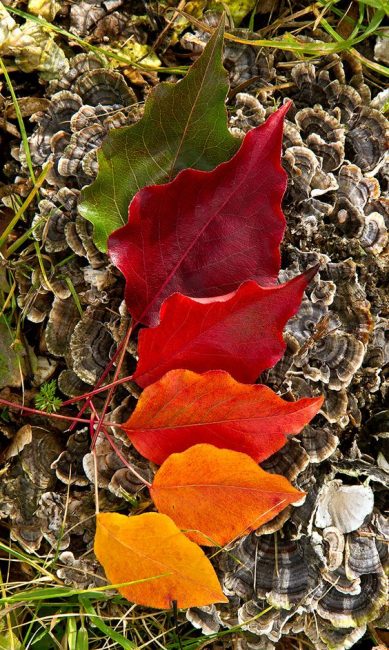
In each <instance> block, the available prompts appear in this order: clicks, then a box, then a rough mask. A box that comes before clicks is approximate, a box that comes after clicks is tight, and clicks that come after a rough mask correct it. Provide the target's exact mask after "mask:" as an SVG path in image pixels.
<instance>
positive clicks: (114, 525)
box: [94, 512, 228, 609]
mask: <svg viewBox="0 0 389 650" xmlns="http://www.w3.org/2000/svg"><path fill="white" fill-rule="evenodd" d="M94 550H95V553H96V556H97V559H98V560H99V562H100V563H101V564H102V565H103V567H104V571H105V573H106V576H107V578H108V579H109V580H110V582H112V583H113V584H121V583H123V582H134V583H135V582H136V581H139V580H141V581H143V582H138V584H130V585H128V586H125V587H118V591H119V592H120V593H121V594H122V596H124V597H125V598H127V599H128V600H130V601H131V602H134V603H137V604H138V605H145V606H146V607H156V608H158V609H168V608H170V607H171V606H172V601H173V600H176V601H177V606H178V607H180V608H186V607H201V606H202V605H210V604H211V603H222V602H223V603H224V602H228V599H227V598H226V597H225V596H224V594H223V592H222V590H221V587H220V584H219V581H218V579H217V576H216V573H215V571H214V570H213V567H212V565H211V563H210V561H209V560H208V558H207V557H206V556H205V555H204V553H203V551H202V550H201V548H199V547H198V546H197V545H196V544H194V543H193V542H191V541H190V540H189V539H188V538H187V537H186V536H185V535H184V534H183V533H181V531H180V530H179V529H178V528H177V526H176V525H175V523H174V522H173V521H172V520H171V519H169V517H167V516H166V515H162V514H158V513H156V512H148V513H145V514H143V515H136V516H133V517H126V516H125V515H120V514H118V513H111V512H104V513H101V514H99V515H97V529H96V537H95V546H94Z"/></svg>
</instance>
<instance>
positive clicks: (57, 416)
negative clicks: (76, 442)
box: [0, 398, 123, 429]
mask: <svg viewBox="0 0 389 650" xmlns="http://www.w3.org/2000/svg"><path fill="white" fill-rule="evenodd" d="M0 405H3V406H8V408H10V409H16V410H18V411H22V412H23V411H26V413H32V414H33V415H45V416H46V417H48V418H54V419H56V420H67V421H68V422H69V421H70V422H73V424H77V423H78V422H81V423H82V424H90V418H89V419H88V420H86V419H85V418H79V417H72V416H70V415H60V414H59V413H47V411H40V410H39V409H32V408H30V407H29V406H23V405H22V404H17V403H15V402H9V401H8V400H6V399H1V398H0ZM102 424H104V426H106V427H116V428H117V429H120V428H122V426H123V425H122V424H116V423H115V422H102Z"/></svg>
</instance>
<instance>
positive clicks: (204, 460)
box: [150, 445, 305, 546]
mask: <svg viewBox="0 0 389 650" xmlns="http://www.w3.org/2000/svg"><path fill="white" fill-rule="evenodd" d="M150 493H151V496H152V497H153V500H154V502H155V505H156V506H157V508H158V510H159V511H160V512H163V513H164V514H165V515H169V517H171V518H172V519H173V521H174V522H175V523H176V524H177V526H178V527H179V528H181V530H183V531H184V532H185V534H186V535H187V536H188V537H189V538H190V539H191V540H192V541H194V542H197V543H198V544H202V545H203V546H215V544H220V545H224V544H228V543H229V542H231V541H232V540H233V539H235V538H237V537H241V536H242V535H247V533H249V532H250V531H251V530H256V529H257V528H259V526H261V525H262V524H264V523H266V522H267V521H270V519H273V518H274V517H275V516H276V515H277V514H278V513H279V512H281V510H284V508H286V506H288V505H289V504H290V503H294V502H295V501H300V500H301V498H302V497H303V496H304V495H305V492H300V491H299V490H296V488H294V487H293V485H291V484H290V483H289V481H288V480H287V479H286V478H284V477H283V476H279V475H278V474H269V473H268V472H265V471H264V470H263V469H261V467H259V466H258V465H257V463H256V462H255V461H254V460H253V459H252V458H250V457H249V456H247V454H241V453H238V452H237V451H231V450H230V449H217V447H214V446H213V445H195V446H194V447H191V448H190V449H187V450H186V451H185V452H184V453H182V454H172V455H171V456H169V458H168V459H167V460H166V461H165V462H164V464H163V465H162V467H161V468H160V469H159V470H158V472H157V473H156V475H155V478H154V482H153V485H152V486H151V488H150Z"/></svg>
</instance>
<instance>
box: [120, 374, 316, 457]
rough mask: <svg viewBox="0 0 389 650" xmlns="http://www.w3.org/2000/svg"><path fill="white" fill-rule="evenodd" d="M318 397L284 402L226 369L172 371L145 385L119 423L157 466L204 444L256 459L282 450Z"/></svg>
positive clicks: (307, 418) (310, 415)
mask: <svg viewBox="0 0 389 650" xmlns="http://www.w3.org/2000/svg"><path fill="white" fill-rule="evenodd" d="M322 403H323V399H322V398H321V397H315V398H304V399H300V400H298V401H297V402H286V401H285V400H283V399H282V398H281V397H279V396H278V395H276V393H274V392H273V391H272V390H271V389H270V388H268V387H267V386H263V385H257V384H254V385H247V384H241V383H238V382H237V381H235V380H234V379H233V378H232V377H231V376H230V375H229V374H228V373H227V372H224V371H222V370H211V371H209V372H206V373H205V374H202V375H200V374H197V373H194V372H191V371H190V370H171V371H170V372H168V373H167V374H166V375H164V376H163V377H162V379H160V380H159V381H157V382H155V383H154V384H152V385H151V386H148V387H147V388H146V389H145V390H144V391H143V393H142V395H141V396H140V399H139V401H138V404H137V406H136V409H135V411H134V412H133V413H132V415H131V417H130V418H129V419H128V420H127V422H125V423H124V424H123V425H122V427H123V429H124V430H125V431H126V433H127V435H128V437H129V438H130V440H131V442H132V443H133V445H134V447H136V449H137V450H138V451H139V453H140V454H142V456H144V457H145V458H148V459H149V460H151V461H153V462H154V463H157V464H161V463H163V462H164V460H165V459H166V458H167V457H168V456H170V454H172V453H175V452H180V451H184V450H185V449H188V447H192V445H196V444H199V443H208V444H211V445H215V446H216V447H219V448H227V449H233V450H235V451H240V452H243V453H246V454H248V455H249V456H251V457H252V458H253V459H254V460H255V461H256V462H260V461H261V460H264V459H265V458H268V457H269V456H270V455H271V454H273V453H274V452H276V451H278V449H281V447H283V446H284V444H285V443H286V440H287V435H291V434H296V433H299V432H300V431H301V429H302V428H303V427H304V426H305V425H306V424H307V423H308V422H309V421H310V420H311V418H313V416H314V415H316V413H317V412H318V410H319V409H320V407H321V405H322Z"/></svg>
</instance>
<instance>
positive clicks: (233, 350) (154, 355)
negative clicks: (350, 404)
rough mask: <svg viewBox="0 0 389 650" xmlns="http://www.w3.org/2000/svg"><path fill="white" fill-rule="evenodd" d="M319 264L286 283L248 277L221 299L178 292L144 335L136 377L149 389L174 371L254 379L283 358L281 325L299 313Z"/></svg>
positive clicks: (140, 346) (139, 348) (284, 346)
mask: <svg viewBox="0 0 389 650" xmlns="http://www.w3.org/2000/svg"><path fill="white" fill-rule="evenodd" d="M315 273H316V267H315V268H314V269H311V270H310V271H308V272H306V273H304V274H303V275H299V276H298V277H297V278H294V279H293V280H291V281H290V282H287V283H286V284H283V285H279V286H276V287H266V288H262V287H260V286H259V285H258V284H257V283H256V282H254V281H252V280H249V281H248V282H245V283H244V284H242V285H241V286H240V287H239V289H237V290H236V291H234V292H232V293H229V294H227V295H224V296H217V297H216V298H188V297H187V296H183V295H182V294H181V293H174V294H173V295H172V296H170V298H167V299H166V300H165V302H164V303H163V305H162V308H161V314H160V319H161V320H160V324H159V325H158V326H157V327H154V328H150V329H144V330H142V331H141V333H140V335H139V342H138V352H139V362H138V366H137V369H136V371H135V374H134V375H133V379H135V381H136V382H137V383H138V384H139V386H142V387H143V388H145V387H146V386H148V385H149V384H152V383H153V382H155V381H157V380H158V379H160V378H161V377H162V375H164V374H165V373H166V372H168V371H169V370H173V369H174V368H187V369H188V370H193V371H194V372H206V371H207V370H213V369H220V370H226V371H227V372H229V373H230V374H231V375H232V376H233V377H234V378H235V379H237V380H238V381H241V382H245V383H251V382H254V381H255V380H256V379H257V377H258V376H259V375H260V373H261V372H262V371H263V370H265V369H266V368H271V367H272V366H274V364H275V363H276V362H277V361H278V360H279V359H280V358H281V357H282V355H283V353H284V352H285V348H286V344H285V342H284V339H283V338H282V330H283V329H284V326H285V324H286V322H287V320H288V319H289V318H291V317H292V316H294V314H295V313H296V312H297V310H298V308H299V306H300V303H301V299H302V296H303V293H304V289H305V288H306V286H307V284H308V282H309V281H310V279H311V278H312V277H313V275H314V274H315Z"/></svg>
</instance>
